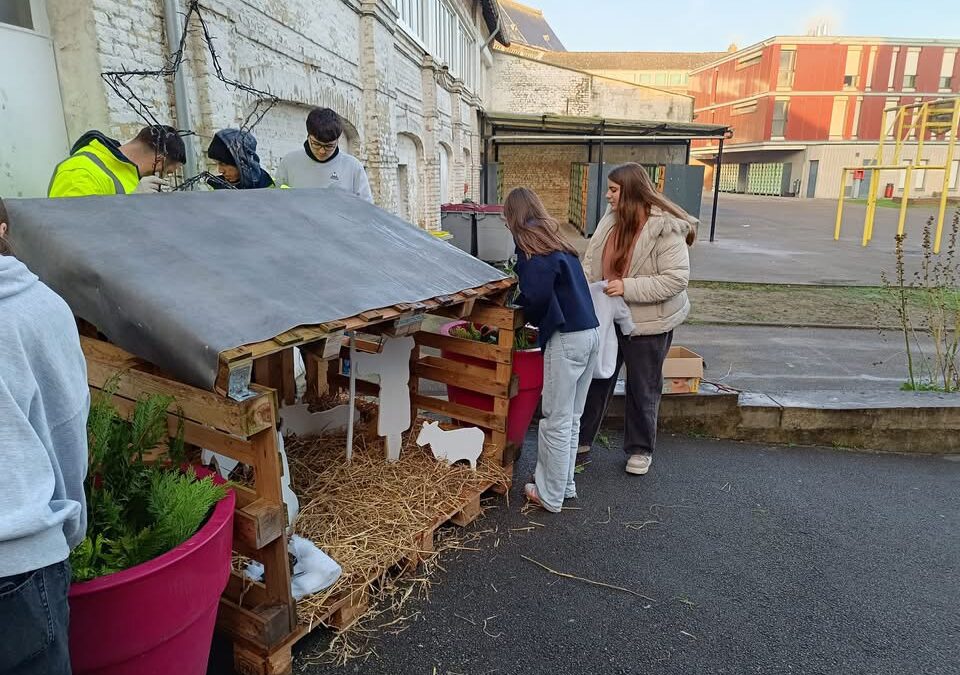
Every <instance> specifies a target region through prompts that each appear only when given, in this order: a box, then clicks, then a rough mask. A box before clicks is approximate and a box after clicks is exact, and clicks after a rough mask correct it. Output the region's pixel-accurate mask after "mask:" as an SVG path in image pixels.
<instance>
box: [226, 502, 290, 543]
mask: <svg viewBox="0 0 960 675" xmlns="http://www.w3.org/2000/svg"><path fill="white" fill-rule="evenodd" d="M286 527H287V510H286V509H285V508H284V506H283V504H277V503H275V502H271V501H268V500H266V499H257V500H256V501H255V502H253V503H252V504H248V505H246V506H244V507H243V508H238V509H237V510H236V511H235V512H234V514H233V537H234V542H235V543H236V542H237V541H242V542H243V543H244V545H246V546H247V547H249V548H252V549H255V550H260V549H262V548H263V547H264V546H266V545H267V544H269V543H270V542H272V541H274V540H275V539H277V538H278V537H281V536H283V532H284V530H285V529H286Z"/></svg>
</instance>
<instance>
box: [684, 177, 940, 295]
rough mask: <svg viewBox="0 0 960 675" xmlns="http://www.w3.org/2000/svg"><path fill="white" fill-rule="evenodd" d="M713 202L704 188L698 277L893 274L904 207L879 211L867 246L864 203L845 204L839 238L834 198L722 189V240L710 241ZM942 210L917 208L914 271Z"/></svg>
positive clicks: (694, 253)
mask: <svg viewBox="0 0 960 675" xmlns="http://www.w3.org/2000/svg"><path fill="white" fill-rule="evenodd" d="M712 200H713V193H712V192H707V193H704V196H703V206H702V211H701V225H700V233H699V234H700V236H699V240H698V243H697V244H696V245H695V246H694V247H693V248H692V249H691V260H690V263H691V273H692V278H693V279H696V280H702V281H741V282H762V283H791V284H827V285H834V284H839V285H850V286H877V285H879V284H880V271H881V270H886V271H887V273H888V274H889V275H890V276H891V277H892V276H893V271H894V264H895V256H894V253H893V251H894V241H893V237H894V235H895V234H896V230H897V217H898V214H899V212H898V211H897V209H893V208H878V209H877V217H876V224H875V226H874V238H873V241H872V242H871V243H870V245H869V246H867V247H863V246H861V235H862V232H863V221H864V216H865V212H866V206H865V205H863V204H847V205H846V206H845V208H844V223H843V227H842V230H841V238H840V240H839V241H834V239H833V231H834V220H835V218H836V212H837V203H836V202H835V201H833V200H826V199H790V198H783V197H754V196H748V195H734V194H726V193H723V194H721V195H720V199H719V206H718V210H717V229H716V237H715V241H714V242H712V243H711V242H710V241H709V237H710V209H711V206H712ZM954 211H955V207H953V206H950V207H948V210H947V218H946V220H945V226H944V231H945V235H944V240H946V233H948V232H949V229H950V221H951V220H952V217H953V213H954ZM935 213H936V211H935V209H934V208H933V207H928V206H911V207H910V210H909V211H908V212H907V224H906V232H907V241H906V256H905V257H906V261H907V266H908V269H909V270H910V271H909V272H908V273H909V274H912V271H913V270H914V269H916V268H917V266H918V265H919V261H920V260H921V249H920V243H921V236H922V230H923V225H924V223H925V222H926V220H927V218H929V217H930V216H931V215H934V214H935Z"/></svg>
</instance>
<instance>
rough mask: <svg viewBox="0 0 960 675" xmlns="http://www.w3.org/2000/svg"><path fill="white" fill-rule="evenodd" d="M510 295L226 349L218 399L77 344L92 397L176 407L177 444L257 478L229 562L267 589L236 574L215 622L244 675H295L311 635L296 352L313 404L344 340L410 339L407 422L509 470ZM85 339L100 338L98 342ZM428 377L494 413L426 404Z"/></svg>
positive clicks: (369, 346)
mask: <svg viewBox="0 0 960 675" xmlns="http://www.w3.org/2000/svg"><path fill="white" fill-rule="evenodd" d="M513 285H514V282H513V281H512V280H503V281H498V282H494V283H491V284H486V285H485V286H483V287H479V288H477V289H469V290H467V291H464V292H462V293H458V294H456V295H455V296H448V297H445V298H435V299H433V300H430V301H427V302H423V303H417V304H416V305H405V306H394V307H391V308H385V309H384V310H375V311H372V312H364V313H363V314H361V315H358V316H356V317H351V318H349V319H345V320H343V321H338V322H333V323H332V324H324V325H322V326H315V327H301V328H297V329H295V330H294V331H288V332H287V333H285V334H283V335H279V336H277V337H275V338H273V339H272V340H268V341H265V342H261V343H257V344H255V345H247V346H245V347H241V348H238V349H236V350H229V351H228V352H224V353H223V354H221V356H220V372H219V375H218V380H217V387H216V391H215V392H211V391H205V390H202V389H197V388H195V387H191V386H188V385H185V384H182V383H180V382H177V381H176V380H174V379H172V377H170V376H169V375H167V374H165V373H163V372H161V371H160V370H159V369H157V368H156V367H155V366H153V365H152V364H150V363H147V362H146V361H144V360H142V359H139V358H137V357H135V356H133V355H131V354H128V353H127V352H125V351H123V350H121V349H119V348H117V347H115V346H113V345H110V344H109V343H106V342H104V341H101V340H98V339H96V338H91V337H84V338H82V346H83V349H84V353H85V355H86V357H87V368H88V379H89V384H90V387H91V390H92V391H94V392H97V391H101V390H102V389H103V387H104V386H105V385H106V383H107V382H108V381H109V380H110V379H111V378H112V377H113V376H114V375H115V374H116V373H117V372H120V371H122V372H123V375H122V376H121V378H120V380H119V384H118V387H117V389H116V392H115V394H114V396H113V400H114V403H115V404H116V405H117V407H118V408H119V409H120V410H121V412H123V413H129V412H130V411H132V410H133V407H134V405H135V404H136V401H137V400H138V399H139V398H141V397H143V396H144V395H149V394H165V395H170V396H173V397H174V398H175V402H174V404H172V405H171V409H170V411H169V416H168V424H169V427H170V431H171V433H176V431H177V428H178V425H179V424H180V423H181V417H180V416H181V415H182V424H183V429H184V434H185V441H186V442H187V443H188V444H189V445H190V446H194V447H196V448H207V449H210V450H213V451H214V452H217V453H219V454H222V455H225V456H227V457H230V458H232V459H235V460H237V461H239V462H241V463H243V464H246V465H248V466H252V467H253V470H254V471H253V473H254V485H253V486H252V487H243V486H236V487H235V488H234V490H235V491H236V494H237V510H236V512H235V515H234V518H235V521H234V551H235V552H236V553H238V554H240V555H243V556H246V557H248V558H251V559H254V560H257V561H259V562H261V563H263V565H264V568H265V577H264V581H263V582H262V583H259V582H252V581H250V580H249V579H245V578H244V577H242V576H241V575H240V574H239V573H237V572H232V573H231V577H230V579H229V581H228V584H227V588H226V590H225V592H224V594H223V597H222V598H221V603H220V611H219V613H218V617H217V627H218V630H220V631H221V632H223V633H225V634H226V635H227V636H229V637H230V639H231V640H232V642H233V646H234V664H235V668H236V670H237V672H239V673H242V674H244V675H286V674H287V673H290V672H291V667H292V651H291V650H292V647H293V645H294V644H295V643H296V642H297V640H299V639H300V637H302V636H303V635H304V634H306V630H305V628H304V627H303V626H301V625H298V622H297V615H296V603H295V602H294V600H293V598H292V596H291V592H290V566H289V560H288V557H287V536H286V527H287V522H286V508H285V507H284V505H283V499H282V492H281V487H280V484H281V476H282V466H281V462H280V460H279V454H278V448H277V436H276V428H277V420H278V405H279V402H280V401H281V400H286V401H288V402H292V401H293V398H294V394H295V384H294V379H293V349H294V347H297V348H300V349H301V350H302V353H303V355H304V357H305V358H304V361H305V364H306V366H307V385H308V394H309V393H310V392H311V391H313V392H316V391H317V390H318V389H319V383H320V381H321V378H323V379H324V380H329V381H328V382H326V383H325V384H326V385H327V386H333V387H337V386H342V385H344V384H345V379H344V378H341V377H340V376H339V369H338V367H335V366H334V365H328V363H330V362H333V363H336V361H337V360H338V359H339V358H340V357H341V355H342V353H343V347H344V333H345V331H360V330H361V329H362V331H363V333H365V334H367V335H368V336H369V337H368V338H366V339H361V340H359V344H358V348H360V349H364V350H373V351H375V350H377V349H378V347H379V344H378V342H377V336H379V335H391V336H396V335H411V334H412V335H413V336H414V339H415V341H416V347H415V348H414V350H413V353H412V355H411V374H412V377H411V379H410V388H411V407H412V409H413V410H412V413H413V414H412V419H416V418H417V416H418V415H419V414H420V413H421V412H429V413H433V414H436V415H442V416H445V417H448V418H449V419H450V420H452V422H454V423H455V424H460V425H477V426H480V427H482V428H484V430H485V432H486V436H487V442H486V444H485V446H484V453H483V455H482V459H481V461H494V462H498V463H500V464H504V463H507V462H506V461H505V460H506V459H507V454H506V453H505V448H506V418H507V411H508V408H509V400H510V397H511V396H512V395H513V394H514V393H515V391H516V382H515V380H514V379H513V377H512V346H513V339H514V331H515V330H516V329H517V328H518V327H519V326H521V325H522V318H521V317H520V316H519V315H518V313H517V312H515V311H514V310H513V309H509V308H506V307H503V306H502V305H503V303H504V301H505V299H506V297H507V295H508V293H509V292H510V291H511V289H512V288H513ZM428 312H429V313H430V314H435V315H439V316H443V317H452V318H466V319H469V320H471V321H474V322H477V323H484V324H488V325H492V326H496V327H497V328H498V329H499V331H500V334H499V339H498V344H496V345H487V344H480V343H476V342H470V341H468V340H462V339H459V338H454V337H450V336H442V335H437V334H435V333H429V332H426V331H423V330H421V328H422V323H423V319H424V318H425V316H426V314H427V313H428ZM88 334H94V335H95V331H93V332H88ZM430 347H433V348H437V349H440V350H442V351H443V352H449V353H455V354H464V355H468V356H473V357H475V358H478V359H480V360H482V361H485V362H487V364H488V366H489V367H488V368H486V369H485V368H481V367H478V366H470V365H468V364H463V363H460V362H453V361H449V360H447V359H444V358H443V357H442V356H436V355H431V354H424V353H423V349H424V348H430ZM243 369H246V374H244V373H243V372H242V371H243ZM421 378H423V379H428V380H432V381H436V382H441V383H444V384H449V385H453V386H458V387H461V388H463V389H468V390H470V391H476V392H479V393H483V394H487V395H489V396H492V397H493V398H494V409H493V411H480V410H475V409H473V408H470V407H467V406H463V405H456V404H452V403H450V402H449V401H446V400H444V399H442V398H439V397H434V396H427V395H425V394H421V393H420V392H419V382H420V379H421ZM358 385H359V386H358V391H359V392H360V393H363V394H366V395H370V396H377V395H378V394H379V387H377V386H376V385H374V384H372V383H368V382H363V381H360V382H358ZM233 387H242V390H243V391H244V392H245V395H246V397H245V398H243V400H234V399H233V398H231V397H230V396H229V393H230V390H231V388H233ZM508 475H509V474H508ZM480 495H481V491H477V492H475V493H472V494H465V495H463V499H462V501H461V502H460V503H459V504H457V506H456V508H455V509H453V510H452V511H451V512H449V513H441V514H438V515H437V518H436V520H435V521H434V522H432V523H431V525H430V526H429V527H427V528H425V529H424V530H423V531H421V532H420V533H418V534H417V535H416V536H415V537H413V540H412V541H411V542H410V546H409V549H408V550H406V551H398V552H397V557H396V560H395V561H390V564H389V565H386V566H385V567H384V568H383V569H381V570H378V571H377V574H376V575H372V578H371V579H369V580H368V581H367V583H366V584H364V586H363V587H362V588H361V589H359V590H357V589H354V590H353V591H351V592H350V593H349V594H346V595H344V596H339V597H335V598H333V599H331V603H330V605H329V608H328V610H329V611H328V612H326V615H325V619H324V621H325V623H327V624H328V625H330V626H334V627H340V628H342V627H345V626H348V625H349V624H350V623H352V622H353V621H355V620H356V618H357V617H359V616H360V615H361V614H362V612H363V611H365V609H366V604H367V602H368V600H369V598H370V590H371V587H372V586H373V585H374V584H375V583H376V582H377V580H379V579H382V578H383V575H384V574H389V573H391V572H393V571H396V572H398V573H399V572H400V571H402V570H404V569H410V568H411V567H415V566H416V565H417V564H419V562H421V561H422V560H423V558H424V557H425V556H426V555H429V554H430V553H431V552H432V550H433V541H434V533H435V532H436V530H437V528H438V527H440V526H441V525H443V524H445V523H448V522H452V523H455V524H458V525H466V524H468V523H469V522H471V521H472V520H474V519H475V518H476V517H477V516H478V515H479V514H480Z"/></svg>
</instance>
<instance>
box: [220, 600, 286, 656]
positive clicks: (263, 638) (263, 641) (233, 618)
mask: <svg viewBox="0 0 960 675" xmlns="http://www.w3.org/2000/svg"><path fill="white" fill-rule="evenodd" d="M288 609H289V608H288V607H284V606H283V605H279V604H278V605H267V606H261V607H257V608H256V609H245V608H243V607H240V606H239V605H237V604H236V603H234V602H232V601H230V600H228V599H226V598H224V597H221V598H220V609H219V611H218V612H217V628H218V629H219V630H221V631H223V632H225V633H227V634H228V635H230V636H231V637H235V638H240V639H243V640H249V641H250V642H252V643H254V644H256V645H258V646H262V647H264V648H266V649H269V648H271V647H274V646H276V645H278V644H280V643H281V642H283V641H284V640H285V639H286V638H287V637H288V636H289V635H290V633H291V632H292V630H293V626H291V625H290V624H289V621H288V617H287V610H288Z"/></svg>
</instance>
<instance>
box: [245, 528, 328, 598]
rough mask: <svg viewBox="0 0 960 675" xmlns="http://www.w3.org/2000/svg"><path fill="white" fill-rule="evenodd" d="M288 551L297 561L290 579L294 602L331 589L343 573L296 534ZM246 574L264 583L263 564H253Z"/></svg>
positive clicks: (314, 546)
mask: <svg viewBox="0 0 960 675" xmlns="http://www.w3.org/2000/svg"><path fill="white" fill-rule="evenodd" d="M287 550H288V551H289V552H290V553H292V554H293V556H294V557H295V558H296V559H297V562H296V564H295V565H294V566H293V575H292V576H291V579H290V587H291V588H290V590H291V593H292V594H293V599H294V600H300V599H301V598H303V597H305V596H308V595H311V594H312V593H318V592H320V591H322V590H323V589H325V588H329V587H330V586H332V585H333V583H334V582H335V581H336V580H337V579H339V578H340V575H341V574H342V573H343V570H342V569H341V568H340V565H338V564H337V561H336V560H334V559H333V558H331V557H330V556H328V555H327V554H326V553H324V552H323V551H321V550H320V549H319V548H317V545H316V544H314V543H313V542H312V541H310V540H309V539H304V538H303V537H300V536H298V535H296V534H295V535H293V536H292V537H290V541H289V543H288V544H287ZM244 573H245V574H246V575H247V578H249V579H252V580H253V581H262V580H263V564H262V563H259V562H256V561H254V562H251V563H250V564H249V565H247V567H246V569H245V570H244Z"/></svg>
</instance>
